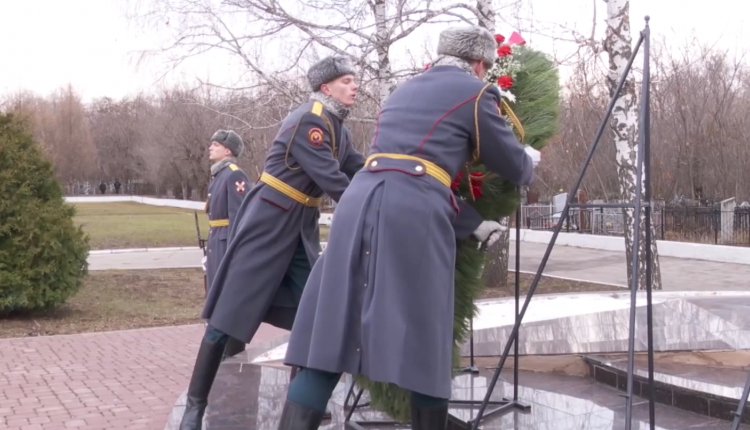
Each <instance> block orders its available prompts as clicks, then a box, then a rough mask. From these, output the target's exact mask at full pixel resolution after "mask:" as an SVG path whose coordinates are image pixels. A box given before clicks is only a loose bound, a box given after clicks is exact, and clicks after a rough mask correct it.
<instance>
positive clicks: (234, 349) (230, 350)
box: [224, 337, 245, 360]
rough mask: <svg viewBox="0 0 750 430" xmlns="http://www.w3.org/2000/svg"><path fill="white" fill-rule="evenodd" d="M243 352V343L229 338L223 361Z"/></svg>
mask: <svg viewBox="0 0 750 430" xmlns="http://www.w3.org/2000/svg"><path fill="white" fill-rule="evenodd" d="M244 350H245V342H242V341H241V340H237V339H235V338H233V337H230V338H229V340H228V341H227V346H226V348H224V360H226V359H227V358H229V357H234V356H235V355H237V354H239V353H241V352H243V351H244Z"/></svg>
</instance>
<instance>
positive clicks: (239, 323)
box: [180, 57, 365, 430]
mask: <svg viewBox="0 0 750 430" xmlns="http://www.w3.org/2000/svg"><path fill="white" fill-rule="evenodd" d="M354 74H355V73H354V69H353V68H352V67H351V66H350V65H349V64H348V62H347V61H346V59H344V58H342V57H327V58H324V59H323V60H321V61H319V62H318V63H316V64H314V65H313V66H312V67H311V68H310V70H308V72H307V79H308V82H309V84H310V87H311V90H312V92H313V93H312V95H311V96H310V99H309V100H308V101H307V102H305V103H303V104H302V105H301V106H299V107H298V108H297V109H296V110H294V111H293V112H291V113H290V114H289V115H288V116H287V117H286V118H285V119H284V121H283V122H282V124H281V127H280V129H279V132H278V134H277V135H276V137H275V138H274V140H273V144H272V147H271V148H270V150H269V152H268V154H267V156H266V161H265V167H264V171H263V173H262V174H261V176H260V179H259V181H258V183H257V184H256V185H255V186H254V187H253V188H252V189H250V190H249V192H248V193H247V196H246V197H245V199H244V200H243V202H242V205H241V206H240V210H239V213H238V216H237V221H236V222H235V223H234V225H232V226H230V236H229V245H228V247H227V252H226V255H225V256H224V258H223V259H222V261H221V264H220V265H219V268H218V270H217V272H216V274H215V276H214V279H213V282H212V283H211V286H210V288H209V292H208V298H207V300H206V305H205V307H204V308H203V314H202V318H204V319H207V320H208V326H207V327H206V333H205V335H204V336H203V339H202V341H201V345H200V349H199V351H198V357H197V358H196V361H195V368H194V369H193V375H192V378H191V380H190V385H189V388H188V393H187V404H186V408H185V415H184V416H183V418H182V422H181V423H180V430H197V429H200V428H201V421H202V418H203V414H204V412H205V409H206V404H207V401H208V394H209V391H210V390H211V385H212V384H213V381H214V378H215V377H216V372H217V370H218V367H219V363H220V362H221V354H222V351H223V350H224V345H226V343H227V341H228V340H229V338H235V339H238V340H240V341H242V342H244V343H249V342H250V340H251V339H252V337H253V336H254V335H255V332H256V331H257V330H258V327H259V326H260V324H261V323H262V322H266V323H269V324H272V325H274V326H276V327H279V328H282V329H285V330H291V328H292V324H293V323H294V319H295V316H296V314H297V307H298V305H299V301H300V298H301V297H302V290H303V289H304V286H305V282H306V281H307V277H308V275H309V274H310V270H311V267H312V265H313V264H314V263H315V261H316V260H317V259H318V256H319V255H320V253H321V247H320V230H319V226H318V221H319V218H320V209H319V206H320V203H321V200H322V196H323V194H324V193H325V194H327V195H328V196H330V197H331V198H332V199H333V200H334V201H338V200H339V198H340V197H341V195H342V194H343V193H344V190H345V189H346V188H347V187H348V186H349V181H350V179H351V177H352V176H354V174H355V173H356V172H357V171H359V170H360V169H361V168H362V166H363V165H364V161H365V158H364V156H363V155H362V154H361V153H359V152H357V150H356V149H355V148H354V147H353V146H352V143H351V134H350V132H349V130H348V129H347V128H346V127H345V126H344V125H343V121H344V119H345V118H346V117H347V116H348V114H349V108H350V107H351V106H352V105H353V104H354V99H355V96H356V92H357V84H356V83H355V81H354Z"/></svg>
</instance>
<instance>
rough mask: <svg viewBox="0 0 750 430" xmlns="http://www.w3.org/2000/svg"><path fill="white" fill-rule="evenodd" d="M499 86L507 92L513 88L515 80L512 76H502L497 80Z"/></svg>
mask: <svg viewBox="0 0 750 430" xmlns="http://www.w3.org/2000/svg"><path fill="white" fill-rule="evenodd" d="M497 84H498V85H500V88H502V89H504V90H507V89H508V88H510V87H512V86H513V78H511V77H510V76H500V77H499V78H497Z"/></svg>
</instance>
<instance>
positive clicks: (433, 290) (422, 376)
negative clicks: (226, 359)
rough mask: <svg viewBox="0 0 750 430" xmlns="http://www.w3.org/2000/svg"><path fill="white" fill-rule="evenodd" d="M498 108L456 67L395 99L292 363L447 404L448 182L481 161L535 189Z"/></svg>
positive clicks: (314, 279) (303, 306)
mask: <svg viewBox="0 0 750 430" xmlns="http://www.w3.org/2000/svg"><path fill="white" fill-rule="evenodd" d="M499 100H500V94H499V91H498V90H497V88H496V87H494V86H490V87H485V85H484V84H483V82H482V81H481V80H479V79H478V78H477V77H476V76H473V75H470V74H468V73H467V72H466V71H464V70H463V69H462V68H460V67H457V66H440V67H433V68H431V69H430V70H428V71H426V72H425V73H423V74H421V75H419V76H417V77H415V78H413V79H411V80H410V81H408V82H406V83H404V84H402V85H401V86H400V87H399V88H398V89H397V90H396V91H394V92H393V94H391V96H390V97H389V98H388V100H387V102H386V103H385V105H384V107H383V109H382V111H381V112H380V115H379V120H378V127H377V129H376V132H375V137H374V139H373V144H372V153H371V155H370V156H369V157H368V159H367V162H366V165H365V167H364V168H363V169H362V170H361V171H360V172H358V173H357V174H356V175H355V176H354V178H353V179H352V183H351V185H350V186H349V188H347V190H346V192H345V193H344V195H343V196H342V197H341V200H340V201H339V203H338V205H337V207H336V213H335V216H334V218H333V224H332V226H331V232H330V235H329V239H328V245H327V247H326V250H325V253H324V254H323V255H322V257H321V258H320V260H318V262H317V264H316V265H315V266H314V267H313V270H312V272H311V274H310V277H309V280H308V283H307V286H306V287H305V291H304V293H303V296H302V302H301V303H300V307H299V310H298V313H297V319H296V321H295V323H294V327H293V329H292V333H291V338H290V341H289V346H288V349H287V354H286V359H285V362H286V363H287V364H288V365H294V366H300V367H308V368H312V369H318V370H323V371H328V372H335V373H338V372H346V373H350V374H363V375H366V376H368V377H369V378H370V379H372V380H374V381H380V382H389V383H394V384H397V385H399V386H400V387H402V388H405V389H407V390H412V391H416V392H419V393H422V394H426V395H430V396H434V397H440V398H450V396H451V366H452V360H451V355H452V345H453V306H454V304H453V300H454V292H453V288H454V269H455V254H456V242H455V234H456V233H457V231H456V230H455V229H454V225H453V224H454V222H456V221H457V217H458V216H459V206H460V204H459V203H457V202H456V199H455V196H454V195H453V193H452V192H451V189H450V184H451V179H452V178H454V177H456V175H457V174H458V172H459V171H460V170H461V169H462V168H464V166H465V165H466V163H467V161H469V160H472V159H481V161H482V162H483V163H484V164H485V165H486V166H487V168H488V169H490V170H492V171H494V172H496V173H498V174H500V175H501V176H503V177H504V178H507V179H508V180H510V181H512V182H514V183H516V184H528V183H530V182H532V180H533V166H532V162H531V159H530V158H529V157H528V156H527V155H526V154H525V152H524V149H523V146H522V145H521V144H520V143H519V142H518V140H517V139H516V137H515V135H514V134H513V132H512V131H511V130H510V128H509V127H508V125H507V124H506V122H505V120H504V119H503V118H502V117H501V115H500V113H499V109H498V103H499ZM475 109H476V112H477V113H476V123H475Z"/></svg>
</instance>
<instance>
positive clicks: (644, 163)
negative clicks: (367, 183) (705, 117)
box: [344, 16, 750, 430]
mask: <svg viewBox="0 0 750 430" xmlns="http://www.w3.org/2000/svg"><path fill="white" fill-rule="evenodd" d="M649 20H650V18H649V17H648V16H646V17H645V22H646V24H645V27H644V29H643V30H642V31H641V32H640V36H639V38H638V41H637V42H636V45H635V49H633V52H632V54H631V55H630V59H629V60H628V64H627V66H626V67H625V71H624V72H623V74H622V76H620V80H619V82H618V84H617V89H616V90H615V93H614V95H612V97H611V98H610V101H609V105H608V106H607V111H606V112H605V114H604V117H603V118H602V120H601V122H600V123H599V127H598V129H597V132H596V137H595V138H594V141H593V143H592V145H591V147H590V148H589V151H588V154H587V155H586V160H585V161H584V162H583V164H582V166H581V168H580V173H579V174H578V178H577V179H576V181H575V183H574V185H573V187H572V189H571V190H570V192H568V199H567V201H566V202H565V207H564V208H563V210H562V213H561V215H560V220H559V221H558V223H557V224H556V225H555V227H554V229H553V233H552V238H551V239H550V242H549V244H548V245H547V250H546V251H545V253H544V256H543V257H542V261H541V263H540V264H539V269H538V270H537V272H536V275H535V276H534V279H533V281H532V282H531V285H530V287H529V292H528V293H527V295H526V300H525V301H524V304H523V307H522V308H521V309H520V310H519V301H520V281H519V275H520V270H521V227H520V226H521V211H520V207H519V208H518V209H517V210H516V229H515V230H516V256H515V257H516V258H515V273H516V283H515V290H516V291H515V293H516V294H515V304H516V312H515V316H516V318H515V325H514V326H513V330H512V331H511V334H510V336H509V337H508V340H507V342H506V344H505V349H504V351H503V353H502V355H501V357H500V361H499V362H498V365H497V367H495V368H493V369H495V372H494V374H493V376H492V380H491V381H490V384H489V386H488V387H487V392H486V394H485V396H484V399H483V400H481V401H478V400H451V401H450V405H451V406H454V407H472V408H478V411H477V415H476V417H475V418H474V419H473V420H471V421H469V422H465V421H463V420H461V419H459V418H457V417H455V416H453V415H450V414H449V415H448V425H447V427H446V430H459V429H461V430H464V429H465V430H478V429H479V426H480V425H481V424H482V423H483V422H484V421H485V420H488V419H490V418H494V417H497V416H502V415H505V414H507V413H509V412H511V411H513V410H518V411H521V412H525V413H528V412H529V411H530V410H531V407H530V405H528V404H526V403H523V402H521V401H520V400H519V399H518V379H519V375H518V336H519V334H518V333H519V330H520V327H521V322H522V321H523V317H524V315H525V314H526V310H527V309H528V307H529V303H530V302H531V298H532V297H533V295H534V292H535V291H536V288H537V286H538V285H539V281H540V279H541V277H542V273H543V272H544V268H545V267H546V265H547V261H548V260H549V257H550V254H551V253H552V247H553V246H554V245H555V241H556V240H557V236H558V235H559V234H560V231H561V229H562V226H563V224H565V222H566V221H567V220H568V217H569V212H570V208H594V207H596V208H600V207H604V208H619V209H633V210H634V214H633V216H634V217H638V218H640V214H641V213H644V215H645V218H646V220H645V229H646V231H645V236H646V237H645V245H646V261H645V264H646V330H647V336H648V339H647V350H648V352H647V353H648V386H649V424H650V430H655V428H656V421H655V400H654V399H655V390H654V343H653V315H652V297H651V290H652V283H653V274H652V269H651V244H652V240H653V238H652V237H651V210H652V206H651V157H650V152H651V130H650V120H651V116H650V105H651V100H650V84H651V72H650V69H649V63H650V58H649V56H650V55H649V54H650V52H649V51H650V43H649V42H650V35H651V31H650V28H649ZM641 46H643V83H642V91H641V109H640V118H639V119H640V127H639V136H638V150H637V162H636V193H635V201H633V202H629V203H609V204H579V203H573V202H572V200H573V196H575V195H576V193H577V192H578V189H579V188H580V186H581V183H582V182H583V178H584V175H585V174H586V170H587V168H588V165H589V163H590V162H591V159H592V158H593V156H594V152H595V151H596V148H597V146H598V145H599V140H600V139H601V136H602V134H603V133H604V129H605V127H606V125H607V121H608V120H609V118H610V115H611V114H612V110H613V108H614V105H615V102H616V101H617V99H618V97H619V95H620V93H621V91H622V87H623V86H624V84H625V80H626V79H627V76H628V75H629V74H630V72H631V69H632V66H633V61H634V60H635V57H636V55H637V54H638V51H639V50H640V48H641ZM643 190H645V191H643ZM644 200H645V201H644ZM633 230H634V231H633V252H632V256H631V266H632V267H631V269H632V273H634V274H635V273H638V266H639V258H638V249H639V247H640V222H636V223H634V227H633ZM637 292H638V276H633V279H632V281H631V283H630V326H629V334H628V364H627V373H628V378H627V387H626V393H625V395H624V397H625V402H626V403H625V430H631V428H632V420H633V374H634V358H635V316H636V296H637ZM469 324H470V325H469V330H470V337H469V349H470V364H469V366H468V367H464V368H462V369H459V373H471V374H477V373H479V370H478V369H477V367H476V365H475V363H474V333H473V328H474V327H473V319H472V321H470V323H469ZM511 346H513V360H514V366H513V367H514V368H513V374H514V378H513V398H512V399H503V400H501V401H496V400H490V397H492V394H493V392H494V389H495V386H496V385H497V382H498V380H499V379H500V373H501V371H502V369H503V367H504V366H505V362H506V360H507V359H508V355H509V354H510V348H511ZM363 392H364V389H359V390H357V392H356V394H355V384H354V383H353V382H352V385H351V387H350V389H349V391H348V393H347V395H346V399H345V400H344V408H345V409H346V410H347V415H346V418H345V422H346V426H347V427H348V428H352V429H355V430H364V427H369V426H388V425H392V426H399V427H407V426H408V424H406V423H399V422H397V421H392V420H391V421H374V420H368V421H352V420H351V418H352V415H353V414H354V411H355V410H356V409H357V408H363V407H366V406H368V405H369V403H363V404H361V405H360V404H359V401H360V399H361V398H362V394H363ZM748 394H750V376H748V381H747V384H746V385H745V389H744V392H743V399H744V401H740V404H739V406H738V408H737V412H736V413H735V421H734V425H733V427H732V430H737V428H738V426H739V422H740V418H741V415H742V410H743V407H744V404H745V403H746V402H747V398H748ZM352 398H353V402H352V404H351V405H350V404H349V400H350V399H352ZM490 405H493V406H495V407H494V408H493V409H489V410H488V406H490Z"/></svg>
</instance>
